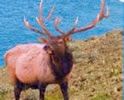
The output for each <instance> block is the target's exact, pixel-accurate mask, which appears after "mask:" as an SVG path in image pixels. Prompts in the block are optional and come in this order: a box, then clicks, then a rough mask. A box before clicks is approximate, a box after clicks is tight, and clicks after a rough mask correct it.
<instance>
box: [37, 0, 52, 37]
mask: <svg viewBox="0 0 124 100" xmlns="http://www.w3.org/2000/svg"><path fill="white" fill-rule="evenodd" d="M42 8H43V0H41V2H40V5H39V17H36V21H37V23H38V24H39V25H40V26H41V28H42V29H43V32H44V33H45V34H46V35H47V36H48V37H49V38H50V37H51V32H49V31H48V29H47V28H46V26H45V24H44V19H43V16H42ZM50 12H51V11H50Z"/></svg>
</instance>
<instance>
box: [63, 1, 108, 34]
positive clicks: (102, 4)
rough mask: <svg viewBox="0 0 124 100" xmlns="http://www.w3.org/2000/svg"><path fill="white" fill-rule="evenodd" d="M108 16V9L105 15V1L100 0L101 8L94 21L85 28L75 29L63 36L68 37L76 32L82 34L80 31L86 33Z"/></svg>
mask: <svg viewBox="0 0 124 100" xmlns="http://www.w3.org/2000/svg"><path fill="white" fill-rule="evenodd" d="M108 16H109V11H108V8H107V9H106V13H105V0H101V7H100V12H99V14H98V15H97V17H96V19H94V20H93V21H92V22H91V23H90V24H89V25H88V26H86V27H81V28H75V29H73V30H72V29H71V31H69V32H67V33H66V34H65V36H69V35H71V34H74V33H77V32H82V31H86V30H89V29H91V28H93V27H95V26H96V24H97V23H98V22H99V21H101V20H102V19H104V18H107V17H108Z"/></svg>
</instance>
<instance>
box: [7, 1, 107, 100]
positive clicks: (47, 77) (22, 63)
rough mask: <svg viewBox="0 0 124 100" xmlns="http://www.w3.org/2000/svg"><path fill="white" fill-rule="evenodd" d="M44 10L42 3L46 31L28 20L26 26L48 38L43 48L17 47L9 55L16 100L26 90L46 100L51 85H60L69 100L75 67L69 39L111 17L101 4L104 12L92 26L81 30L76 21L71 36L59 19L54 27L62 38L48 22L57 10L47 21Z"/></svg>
mask: <svg viewBox="0 0 124 100" xmlns="http://www.w3.org/2000/svg"><path fill="white" fill-rule="evenodd" d="M42 7H43V4H42V1H41V3H40V6H39V16H38V17H37V18H36V21H37V23H38V24H39V25H40V26H41V28H42V30H38V29H37V28H35V27H34V26H32V25H31V24H30V23H29V22H28V21H27V20H26V19H24V24H25V26H26V27H27V28H28V29H30V30H32V31H34V32H37V33H40V34H42V35H44V36H46V37H45V38H40V40H42V42H43V44H38V43H34V44H33V43H32V44H22V45H17V46H16V47H14V48H12V49H10V50H9V51H7V53H6V54H5V62H6V66H7V69H8V73H9V76H10V79H11V81H12V83H13V85H14V94H15V99H16V100H19V98H20V94H21V91H22V90H23V89H25V86H26V87H27V88H33V89H39V91H40V95H39V99H40V100H44V92H45V89H46V87H47V85H48V84H59V85H60V88H61V91H62V94H63V97H64V100H69V97H68V75H69V73H70V72H71V69H72V66H73V57H72V53H71V52H70V50H69V48H68V46H67V42H68V41H69V36H70V35H72V34H73V33H77V32H82V31H86V30H88V29H91V28H93V27H95V25H96V24H97V23H98V22H99V21H101V20H102V19H104V18H106V17H107V16H108V10H107V12H106V13H105V2H104V0H101V9H100V12H99V13H98V15H97V17H96V18H95V19H94V20H93V21H92V22H91V23H90V24H89V25H88V26H86V27H80V28H77V27H76V24H77V23H78V18H76V20H75V22H74V27H73V28H72V29H71V30H70V31H68V32H63V31H61V30H60V29H59V28H58V25H59V23H60V19H59V18H56V19H55V21H54V27H55V29H56V31H58V32H59V33H61V35H59V36H53V35H52V33H51V32H50V31H49V30H48V29H47V28H46V26H45V24H44V21H45V20H47V19H49V18H50V17H51V15H52V13H53V9H54V7H53V8H52V9H51V10H50V12H49V14H48V16H47V17H46V18H43V16H42Z"/></svg>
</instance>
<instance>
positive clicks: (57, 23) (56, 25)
mask: <svg viewBox="0 0 124 100" xmlns="http://www.w3.org/2000/svg"><path fill="white" fill-rule="evenodd" d="M60 23H61V19H60V18H58V17H56V18H55V20H54V27H55V29H56V31H58V32H59V33H61V34H62V35H64V34H65V33H64V32H62V31H61V30H60V29H59V28H58V25H59V24H60Z"/></svg>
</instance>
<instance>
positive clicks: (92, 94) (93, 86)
mask: <svg viewBox="0 0 124 100" xmlns="http://www.w3.org/2000/svg"><path fill="white" fill-rule="evenodd" d="M69 45H70V48H71V50H72V52H73V54H74V67H73V70H72V73H71V76H70V84H69V85H70V89H69V94H70V100H121V99H122V31H120V30H115V31H112V32H109V33H107V34H106V35H104V36H101V37H93V38H90V39H88V40H85V41H74V42H71V43H69ZM51 87H52V86H51ZM51 87H49V90H48V91H47V93H46V97H45V98H46V100H63V99H62V95H61V93H60V90H58V86H54V88H53V89H51ZM21 98H22V100H38V99H37V98H38V91H37V90H31V89H29V90H27V91H24V92H23V93H22V95H21ZM12 99H13V87H12V86H11V85H10V83H9V79H8V76H7V72H6V68H2V69H1V70H0V100H12Z"/></svg>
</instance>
